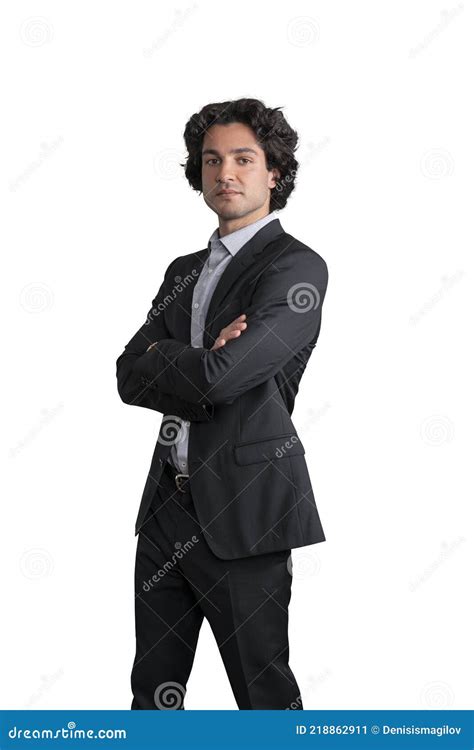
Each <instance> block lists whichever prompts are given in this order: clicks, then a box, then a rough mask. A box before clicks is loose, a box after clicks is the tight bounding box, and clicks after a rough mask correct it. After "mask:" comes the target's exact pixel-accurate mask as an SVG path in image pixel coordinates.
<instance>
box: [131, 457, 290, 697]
mask: <svg viewBox="0 0 474 750" xmlns="http://www.w3.org/2000/svg"><path fill="white" fill-rule="evenodd" d="M174 474H175V471H174V469H173V468H172V467H171V466H170V465H169V464H168V462H167V463H166V468H165V469H164V471H163V474H162V476H161V479H160V482H159V484H158V486H157V491H156V493H155V495H154V498H153V501H152V503H151V506H150V509H149V511H148V513H147V516H146V519H145V521H144V523H143V525H142V527H141V529H140V531H139V534H138V542H137V552H136V564H135V626H136V655H135V660H134V664H133V669H132V674H131V685H132V692H133V701H132V706H131V707H132V709H158V710H170V709H174V710H179V709H184V696H185V693H186V684H187V681H188V678H189V674H190V672H191V668H192V665H193V660H194V654H195V651H196V645H197V641H198V636H199V629H200V627H201V623H202V620H203V617H206V618H207V620H208V621H209V624H210V626H211V628H212V631H213V634H214V637H215V639H216V641H217V645H218V647H219V651H220V654H221V657H222V660H223V662H224V667H225V669H226V672H227V676H228V678H229V681H230V684H231V687H232V691H233V693H234V696H235V699H236V702H237V705H238V707H239V709H293V710H294V709H302V708H303V705H302V701H301V696H300V691H299V688H298V685H297V682H296V680H295V677H294V675H293V672H292V671H291V669H290V667H289V666H288V658H289V645H288V604H289V601H290V596H291V581H292V577H291V574H290V572H289V567H290V564H291V560H290V556H291V550H283V551H279V552H270V553H267V554H263V555H257V556H253V557H243V558H238V559H234V560H222V559H220V558H218V557H217V556H216V555H215V554H214V553H213V552H212V550H211V549H210V547H209V546H208V544H207V542H206V538H205V537H206V532H205V531H204V532H203V531H202V530H201V527H200V525H199V522H198V520H197V516H196V511H195V508H194V503H193V499H192V496H191V492H190V490H189V482H188V481H185V483H184V487H183V489H185V492H181V491H180V490H178V489H177V487H176V484H175V482H174ZM290 569H291V568H290ZM210 684H211V685H212V681H211V683H210Z"/></svg>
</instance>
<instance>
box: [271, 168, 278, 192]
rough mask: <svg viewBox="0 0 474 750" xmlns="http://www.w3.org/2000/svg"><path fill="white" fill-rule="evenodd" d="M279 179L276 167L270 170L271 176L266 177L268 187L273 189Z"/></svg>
mask: <svg viewBox="0 0 474 750" xmlns="http://www.w3.org/2000/svg"><path fill="white" fill-rule="evenodd" d="M279 179H280V170H279V169H277V168H276V167H275V168H274V169H272V170H271V175H269V176H268V183H269V184H268V187H270V188H272V187H275V185H276V184H277V181H278V180H279Z"/></svg>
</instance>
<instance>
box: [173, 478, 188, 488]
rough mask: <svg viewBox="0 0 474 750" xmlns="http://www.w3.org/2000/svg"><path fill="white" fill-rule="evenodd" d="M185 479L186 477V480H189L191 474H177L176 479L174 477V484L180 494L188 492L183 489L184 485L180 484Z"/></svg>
mask: <svg viewBox="0 0 474 750" xmlns="http://www.w3.org/2000/svg"><path fill="white" fill-rule="evenodd" d="M183 477H184V480H186V479H189V474H175V477H174V483H175V485H176V487H177V488H178V490H179V491H180V492H186V490H185V489H183V488H182V485H181V484H180V481H179V480H181V479H182V478H183Z"/></svg>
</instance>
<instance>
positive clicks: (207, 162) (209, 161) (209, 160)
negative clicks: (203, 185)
mask: <svg viewBox="0 0 474 750" xmlns="http://www.w3.org/2000/svg"><path fill="white" fill-rule="evenodd" d="M211 161H219V160H218V159H208V160H207V161H206V164H210V163H211Z"/></svg>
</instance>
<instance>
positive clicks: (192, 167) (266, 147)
mask: <svg viewBox="0 0 474 750" xmlns="http://www.w3.org/2000/svg"><path fill="white" fill-rule="evenodd" d="M280 109H281V107H275V108H274V109H270V108H269V107H266V106H265V105H264V103H263V102H262V101H260V100H259V99H236V100H234V101H229V102H219V103H214V104H206V106H205V107H203V108H202V109H201V111H200V112H196V113H195V114H194V115H191V117H190V119H189V120H188V122H187V123H186V127H185V129H184V134H183V135H184V140H185V143H186V148H187V149H188V157H187V159H186V162H185V163H184V164H181V166H182V167H185V175H186V177H187V180H188V182H189V184H190V185H191V187H192V188H193V189H194V190H197V191H199V192H200V193H202V178H201V170H202V157H201V152H202V143H203V140H204V135H205V133H206V130H207V129H208V128H210V127H211V126H212V125H225V124H228V123H231V122H241V123H243V124H245V125H248V126H249V127H251V128H252V130H253V131H254V133H255V135H256V138H257V141H258V143H259V145H260V146H261V148H262V149H263V151H264V153H265V161H266V166H267V169H268V170H271V169H274V168H277V169H278V170H279V172H280V177H279V179H278V181H277V184H276V186H275V187H274V188H272V190H271V197H270V211H277V210H281V209H282V208H284V207H285V206H286V202H287V200H288V198H289V196H290V193H291V192H292V191H293V189H294V187H295V178H296V173H297V171H298V166H299V164H298V162H297V161H296V159H295V156H294V152H295V151H296V149H297V143H298V133H297V132H296V130H293V128H291V127H290V126H289V124H288V122H287V121H286V119H285V117H284V115H283V113H282V112H280Z"/></svg>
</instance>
